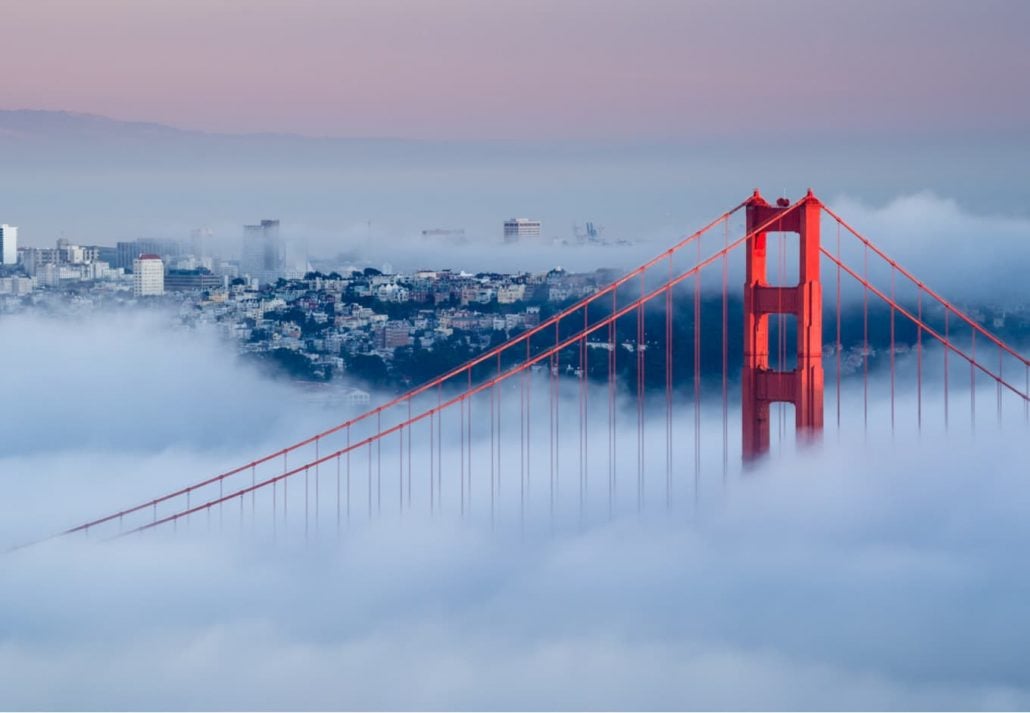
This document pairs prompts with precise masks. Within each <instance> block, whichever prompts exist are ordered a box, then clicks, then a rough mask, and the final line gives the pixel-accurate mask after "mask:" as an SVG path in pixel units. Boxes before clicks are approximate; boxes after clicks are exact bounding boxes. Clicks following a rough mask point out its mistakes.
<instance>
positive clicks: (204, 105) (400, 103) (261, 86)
mask: <svg viewBox="0 0 1030 713" xmlns="http://www.w3.org/2000/svg"><path fill="white" fill-rule="evenodd" d="M0 8H2V11H3V18H4V28H5V29H4V52H3V72H2V74H0V107H2V108H7V109H15V108H31V109H56V110H67V111H78V112H88V113H95V114H102V115H107V116H114V117H117V118H121V119H130V120H145V121H154V122H160V123H166V124H172V125H175V126H180V127H183V128H194V129H202V130H207V131H222V132H232V133H235V132H255V131H260V132H288V133H289V132H292V133H299V134H305V135H311V136H337V137H339V136H348V137H369V136H391V137H402V138H434V139H453V140H460V139H486V138H490V139H533V140H546V139H569V138H575V139H608V140H614V139H622V140H626V139H636V140H657V139H678V138H686V137H694V138H705V137H720V138H725V137H728V136H731V137H737V136H740V135H741V134H746V135H751V136H756V137H762V138H775V137H778V136H782V135H784V134H790V135H794V136H801V135H806V134H812V133H814V134H831V135H834V136H838V137H841V138H843V137H846V136H848V135H853V134H870V133H872V134H874V135H878V136H906V137H910V138H914V137H917V136H923V135H926V134H933V135H940V134H949V135H953V134H966V135H975V134H983V133H985V132H996V131H1003V132H1004V131H1022V130H1023V129H1024V128H1025V126H1026V125H1027V123H1028V121H1030V96H1028V95H1027V93H1026V92H1025V91H1021V90H1020V86H1021V79H1020V78H1021V77H1023V76H1025V75H1026V74H1027V72H1028V70H1030V48H1028V46H1027V43H1026V42H1025V38H1024V36H1023V28H1025V27H1026V26H1027V24H1028V21H1030V7H1028V6H1027V5H1026V3H1023V2H1019V1H1018V0H987V1H985V2H977V3H969V2H961V1H958V0H942V1H931V0H903V1H902V2H886V1H882V0H880V1H874V2H867V1H864V0H863V1H858V0H847V1H841V2H833V3H824V2H816V1H815V0H787V1H785V2H776V3H771V2H744V1H741V0H730V1H729V2H714V1H712V0H697V1H691V2H680V1H676V0H643V1H641V2H625V1H621V0H589V1H588V0H558V1H557V2H555V1H552V0H548V1H546V2H545V1H543V0H519V1H517V2H516V1H514V0H498V1H497V2H488V3H484V2H476V1H473V0H422V1H418V2H416V1H414V0H408V1H406V2H404V1H398V0H375V1H372V0H348V1H347V2H337V1H336V0H298V1H296V2H288V3H287V2H275V1H274V0H152V1H150V2H145V3H139V2H131V0H98V1H97V2H91V3H89V4H84V3H80V2H75V1H74V0H3V2H2V3H0Z"/></svg>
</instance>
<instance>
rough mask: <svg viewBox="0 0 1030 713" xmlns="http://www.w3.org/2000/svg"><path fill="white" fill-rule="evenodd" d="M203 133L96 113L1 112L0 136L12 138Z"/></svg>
mask: <svg viewBox="0 0 1030 713" xmlns="http://www.w3.org/2000/svg"><path fill="white" fill-rule="evenodd" d="M205 133H206V132H200V131H190V130H186V129H177V128H175V127H172V126H168V125H166V124H158V123H153V122H144V121H123V120H120V119H112V118H110V117H106V116H100V115H98V114H83V113H79V112H71V111H50V110H45V109H0V135H3V136H8V137H13V138H23V139H31V138H51V139H52V138H105V137H115V136H122V137H125V136H127V135H133V136H139V137H147V138H158V137H173V136H183V135H189V134H199V135H204V134H205Z"/></svg>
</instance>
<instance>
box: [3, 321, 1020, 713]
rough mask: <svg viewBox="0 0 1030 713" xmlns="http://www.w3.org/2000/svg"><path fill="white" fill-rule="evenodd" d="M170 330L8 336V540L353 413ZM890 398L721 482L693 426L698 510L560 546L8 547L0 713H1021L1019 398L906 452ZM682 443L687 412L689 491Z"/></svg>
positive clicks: (200, 527)
mask: <svg viewBox="0 0 1030 713" xmlns="http://www.w3.org/2000/svg"><path fill="white" fill-rule="evenodd" d="M166 324H167V322H166V320H165V318H164V317H163V316H161V315H150V316H147V317H144V316H139V317H126V318H124V319H118V320H115V321H113V322H107V323H101V322H99V321H94V320H88V319H87V320H76V321H74V322H69V321H62V320H54V319H51V318H46V319H42V320H38V319H30V318H19V319H10V318H6V317H5V318H4V319H3V321H0V338H2V339H3V341H4V343H5V344H7V345H8V347H7V348H6V349H5V352H4V355H3V357H2V360H3V361H2V363H3V364H4V366H5V368H7V369H10V370H12V371H16V372H17V373H18V374H19V377H20V378H19V380H18V382H17V383H18V384H19V385H17V386H12V387H11V388H12V389H13V392H12V393H13V399H12V401H11V402H10V403H13V404H15V405H16V408H14V409H8V410H6V412H5V415H4V416H3V419H4V420H3V421H2V422H0V425H2V428H3V431H4V432H6V433H11V434H16V437H12V438H11V439H10V440H5V446H4V451H3V453H2V454H0V487H2V488H3V489H4V492H5V502H6V503H8V507H7V508H5V518H4V524H3V527H2V536H3V543H4V544H7V543H9V542H13V541H19V540H21V539H24V538H26V537H29V536H34V535H38V534H41V532H47V533H48V532H51V531H53V530H55V529H57V528H59V527H62V526H66V525H68V524H72V523H74V522H76V521H78V520H79V519H81V518H83V517H88V516H91V515H94V514H97V513H98V512H103V511H106V510H107V509H109V508H110V507H118V506H121V505H124V504H126V503H129V502H133V501H135V500H137V499H140V498H146V497H149V496H152V495H154V494H157V493H158V492H161V491H163V490H164V489H165V488H166V486H168V485H171V484H181V483H184V482H186V481H188V480H193V479H195V478H197V477H199V476H202V475H205V474H209V473H211V472H213V471H215V470H217V469H218V468H219V467H221V466H223V465H231V464H236V463H238V462H245V461H246V460H249V459H250V458H252V457H253V456H254V455H256V454H258V453H264V452H268V451H271V450H273V449H274V448H275V447H278V446H281V445H283V444H284V443H286V442H288V441H290V440H292V439H293V438H294V437H295V436H298V435H300V434H306V433H309V432H313V431H315V430H317V429H318V428H320V427H325V426H328V425H331V424H333V423H336V422H338V421H339V420H340V417H339V416H340V415H339V414H338V413H336V412H335V411H327V410H325V409H323V408H321V407H318V406H315V405H313V404H312V403H311V400H310V398H309V397H308V396H305V395H304V394H301V393H298V392H297V390H296V389H295V388H292V387H288V386H285V385H283V384H275V383H272V382H269V381H267V380H266V379H265V377H263V376H261V375H260V374H258V373H257V372H253V371H250V370H247V369H242V368H241V367H240V366H239V365H238V364H237V363H236V362H235V360H234V355H233V353H232V350H231V348H230V347H228V346H226V345H224V344H222V343H220V342H219V341H218V340H217V339H215V338H214V337H213V336H212V335H204V334H190V335H188V336H189V338H184V335H183V334H182V333H178V332H168V331H167V328H166ZM32 384H36V385H37V386H35V387H33V386H31V385H32ZM883 387H884V385H883V384H881V383H877V384H875V385H874V388H873V389H872V390H871V395H872V396H871V404H872V405H871V410H870V419H869V424H870V426H869V431H868V435H863V430H862V429H861V428H860V427H858V424H859V423H861V421H860V419H861V413H860V407H859V409H855V408H851V409H849V410H847V411H846V412H845V415H844V417H845V420H846V421H850V425H851V426H852V427H851V428H849V429H848V430H846V431H844V432H842V433H841V434H840V435H839V436H838V435H837V434H836V432H835V431H833V429H832V428H831V429H829V430H828V432H827V437H826V438H825V439H824V442H823V445H822V446H821V447H818V448H814V449H807V450H800V451H799V450H796V449H794V448H793V447H792V446H791V443H790V441H789V439H788V440H785V441H784V442H783V444H782V447H780V446H779V445H778V444H777V443H776V438H775V436H774V448H773V457H772V458H771V459H770V461H769V462H768V463H767V464H766V465H765V466H763V467H762V468H760V469H757V470H755V471H752V472H748V473H744V474H741V473H738V472H736V471H735V470H734V471H733V472H732V473H731V474H730V477H729V478H728V479H727V480H726V481H725V482H723V481H722V478H721V476H720V474H719V472H718V467H717V465H714V464H717V463H718V462H719V461H720V458H721V451H720V448H721V441H720V438H719V433H720V431H721V424H720V423H718V422H715V423H707V422H706V424H705V426H704V433H705V441H704V443H705V444H707V445H706V446H705V453H704V459H705V468H706V471H705V473H706V475H705V480H704V482H703V488H704V489H703V491H702V496H701V497H700V498H699V499H698V501H697V504H696V505H695V504H694V501H693V499H692V498H690V497H682V498H679V499H677V500H676V503H675V506H674V507H673V508H672V509H671V510H666V509H665V508H664V505H663V503H662V501H661V499H660V498H655V499H653V500H649V501H648V504H647V507H646V508H645V509H644V511H643V513H642V514H640V515H638V514H636V513H635V511H634V509H633V508H632V507H629V508H627V509H626V511H625V512H620V513H619V514H617V516H616V517H614V518H613V519H612V520H611V521H608V520H606V519H605V518H603V517H602V518H597V519H594V520H591V521H589V522H586V523H584V524H582V525H580V524H579V523H578V522H577V521H576V519H575V517H574V516H571V515H570V516H565V515H561V516H560V517H559V519H558V521H557V522H556V523H555V525H554V526H553V527H551V526H550V523H549V522H548V519H547V517H546V509H544V508H545V507H546V506H545V505H543V504H542V503H543V502H544V501H542V500H537V501H536V502H537V503H538V510H537V511H536V512H535V513H534V515H533V517H532V518H531V520H530V522H529V524H528V525H527V527H526V529H525V531H524V532H523V531H522V530H521V529H520V528H519V527H518V526H516V525H515V524H514V522H513V521H506V522H505V523H501V524H499V525H498V526H497V527H495V528H494V529H491V527H490V525H489V523H488V522H486V521H484V520H483V519H482V518H477V519H474V520H466V521H464V522H462V521H460V520H459V519H458V518H457V517H455V514H454V511H453V510H451V511H449V512H448V513H445V514H444V515H443V516H440V515H439V514H437V516H435V517H433V518H430V517H429V515H428V513H427V512H426V511H425V510H417V511H414V512H412V513H409V514H407V515H405V516H404V517H403V518H401V519H397V518H395V517H383V518H381V519H373V520H372V521H371V522H364V521H362V523H361V524H359V523H358V522H357V521H356V522H355V524H354V525H353V526H352V527H351V528H350V529H345V530H344V531H343V532H342V533H341V534H340V535H339V536H337V534H336V531H335V528H331V527H329V528H325V530H324V531H323V532H322V533H321V534H320V535H319V536H315V537H311V538H310V539H309V541H308V543H307V544H306V545H305V544H304V539H303V537H301V536H299V534H298V533H297V532H296V531H294V534H297V535H298V536H294V537H279V538H278V539H277V540H275V541H272V540H271V538H270V537H269V536H268V535H269V533H268V527H267V523H265V527H264V529H263V530H260V531H258V532H256V533H255V532H254V531H252V530H250V529H248V528H246V527H244V528H242V529H241V528H240V527H239V526H236V525H235V524H234V523H235V520H233V521H232V522H229V519H228V517H227V518H226V523H225V527H224V533H223V534H222V535H218V534H217V531H218V529H219V528H218V526H217V525H219V524H221V523H218V521H215V523H212V524H210V525H209V524H208V523H206V522H204V521H203V520H201V519H199V518H198V519H197V520H195V521H194V522H193V523H192V524H191V526H190V527H182V528H180V529H179V531H178V532H176V533H173V532H170V531H167V530H165V531H163V532H161V533H158V534H156V535H153V536H150V535H148V536H145V537H132V538H126V539H122V540H118V541H115V542H109V543H103V542H98V541H95V540H86V539H85V538H83V539H71V540H59V541H54V542H49V543H44V544H43V545H40V546H37V547H33V548H28V549H24V550H19V551H17V552H14V553H11V554H8V555H5V556H2V557H0V572H2V578H3V582H4V585H3V587H0V708H4V709H41V708H87V709H89V708H111V709H134V708H135V709H149V708H174V709H180V708H181V709H205V708H214V709H218V708H253V709H284V708H299V709H319V708H322V709H324V708H399V709H408V708H418V709H425V708H458V709H505V708H506V709H511V708H525V709H541V708H549V709H552V708H559V709H560V708H598V709H609V708H621V709H633V708H636V709H641V708H646V709H680V708H705V709H711V708H772V709H784V708H800V709H815V708H871V709H880V708H912V709H922V708H960V709H965V708H973V709H975V708H985V709H998V708H1026V707H1027V706H1030V676H1028V674H1027V672H1026V667H1025V666H1024V665H1023V658H1024V656H1023V650H1024V648H1025V641H1026V640H1027V637H1028V636H1030V626H1028V625H1027V624H1026V623H1025V621H1026V617H1025V616H1024V610H1025V601H1026V598H1027V596H1028V594H1030V575H1027V574H1026V572H1025V569H1026V568H1025V567H1024V566H1023V558H1022V554H1021V553H1022V551H1023V546H1024V544H1025V543H1026V541H1027V538H1028V537H1030V524H1028V522H1027V519H1026V517H1025V507H1024V504H1025V503H1026V502H1027V499H1028V497H1030V491H1028V488H1030V486H1028V485H1027V483H1026V479H1025V477H1024V476H1025V472H1024V471H1025V468H1024V467H1023V464H1024V463H1025V461H1026V446H1025V432H1026V425H1025V421H1024V420H1022V414H1021V413H1020V412H1019V411H1018V410H1017V409H1012V408H1011V407H1009V406H1008V403H1009V402H1006V409H1007V411H1006V414H1007V415H1008V416H1010V417H1012V418H1006V419H1005V420H1004V421H1003V422H1002V424H1001V426H997V425H995V424H994V422H993V418H992V417H993V412H992V411H993V409H992V408H991V406H992V402H991V401H990V400H989V398H987V397H985V398H984V400H982V401H981V402H980V403H982V404H987V405H986V406H984V407H983V408H984V410H985V411H986V415H987V416H988V417H987V418H982V419H981V420H980V421H978V425H977V431H976V433H975V435H973V434H971V433H970V431H969V430H968V429H967V428H964V427H963V424H962V422H961V414H962V413H964V406H962V407H961V408H960V405H959V403H958V399H959V398H961V397H962V394H961V393H956V394H955V395H954V398H955V399H956V402H955V406H954V411H953V414H954V415H953V421H952V424H951V431H950V432H949V433H947V434H946V433H945V431H944V429H943V425H942V424H941V422H940V413H939V411H940V409H939V407H940V404H939V397H938V396H937V395H936V394H927V395H926V396H925V402H924V408H925V409H926V412H927V414H928V415H927V417H926V423H925V425H924V429H923V433H922V435H921V436H917V432H916V430H915V426H914V420H913V419H914V417H913V414H914V410H913V398H914V396H913V394H912V393H911V392H910V391H907V390H904V389H900V390H899V395H898V414H899V424H901V425H900V426H899V431H898V434H897V435H896V436H895V438H894V439H891V437H890V435H889V432H888V429H887V423H888V420H887V419H888V418H889V415H888V408H887V402H886V400H885V394H886V391H885V390H884V388H883ZM956 388H957V387H956ZM845 391H846V393H847V392H852V395H853V396H854V397H855V399H860V391H859V385H846V387H845ZM988 396H989V395H988ZM44 398H45V399H47V401H46V403H50V404H53V405H52V406H50V407H45V406H44V405H41V403H37V402H39V401H41V400H42V399H44ZM600 403H603V402H600ZM850 403H852V404H856V403H857V404H860V403H861V401H860V400H853V401H851V402H850ZM19 404H20V406H18V405H19ZM156 404H160V407H158V406H156ZM831 404H832V402H830V401H829V400H828V413H827V421H828V422H832V421H833V416H832V415H831V414H832V413H833V411H832V405H831ZM627 407H628V408H631V407H632V404H628V405H627ZM18 408H20V409H21V410H20V411H19V410H17V409H18ZM684 411H685V409H684ZM573 412H574V410H573V409H568V410H563V413H573ZM544 413H545V414H546V411H544ZM713 413H718V412H717V411H713ZM930 414H933V415H932V416H931V415H930ZM625 418H626V421H625V423H626V424H631V423H632V411H631V410H629V411H627V412H626V414H625ZM716 418H717V417H716ZM730 418H731V421H730V424H731V432H733V431H735V426H734V424H735V423H736V415H735V414H731V416H730ZM691 423H692V418H691V417H690V416H689V414H688V413H684V414H683V415H680V416H678V417H677V422H676V423H675V424H674V425H675V429H676V430H675V434H676V440H677V443H676V447H677V450H678V452H680V451H682V459H681V461H679V462H680V463H682V464H683V465H680V466H677V468H676V472H675V473H674V477H675V478H676V482H677V483H680V484H687V485H689V483H690V482H691V481H692V472H691V469H692V463H691V461H690V459H689V458H690V453H691V447H692V446H691V441H690V436H689V434H690V432H691V431H690V428H691V425H690V424H691ZM663 425H664V424H663V423H662V422H661V421H660V420H656V421H655V422H654V423H653V424H652V425H651V426H650V428H652V429H655V432H656V433H658V434H659V435H658V436H657V438H658V439H659V440H661V439H662V438H664V435H663V434H664V431H663V430H662V429H663ZM649 433H650V432H649ZM619 437H620V443H621V445H620V449H621V450H620V452H622V453H623V454H624V457H626V458H627V459H630V460H631V459H632V453H633V451H632V449H633V446H634V443H635V441H634V440H633V439H634V438H635V435H634V434H633V433H632V429H631V428H626V429H624V432H623V431H620V434H619ZM649 437H654V436H649ZM545 443H546V441H545ZM595 447H597V448H598V450H603V446H602V445H600V444H597V443H595ZM452 450H453V446H451V448H449V451H452ZM516 451H517V447H515V446H513V447H511V448H510V450H509V451H508V453H512V452H516ZM736 452H737V451H736V443H734V444H733V448H732V450H731V458H734V459H735V454H736ZM451 456H453V453H448V457H451ZM597 458H598V461H597V463H598V464H600V463H603V461H601V460H600V458H601V456H599V455H598V456H597ZM452 462H453V461H452ZM650 467H652V468H656V469H659V470H661V469H663V468H664V461H662V460H659V459H655V462H653V463H651V464H650ZM601 471H603V465H602V466H601ZM591 475H592V476H596V481H595V482H604V479H605V477H606V476H605V473H604V472H594V473H592V474H591ZM541 477H542V478H546V476H541ZM627 477H628V480H627V482H629V483H632V482H633V477H632V473H630V474H629V475H628V476H627ZM538 482H543V481H538ZM655 482H660V475H657V476H656V477H655ZM452 483H453V481H452ZM482 485H483V484H482V482H481V481H480V482H478V483H477V488H480V487H482ZM477 492H482V490H479V491H477ZM682 493H683V494H685V495H689V489H686V490H683V491H682ZM55 494H56V495H55ZM291 497H293V496H292V494H291ZM627 497H628V495H627ZM294 502H296V501H294ZM209 527H210V528H211V530H212V532H211V534H208V528H209Z"/></svg>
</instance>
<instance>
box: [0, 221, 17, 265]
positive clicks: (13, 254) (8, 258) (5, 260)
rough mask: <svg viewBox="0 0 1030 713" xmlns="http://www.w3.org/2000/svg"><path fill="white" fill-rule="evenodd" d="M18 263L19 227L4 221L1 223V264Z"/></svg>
mask: <svg viewBox="0 0 1030 713" xmlns="http://www.w3.org/2000/svg"><path fill="white" fill-rule="evenodd" d="M17 263H18V229H17V228H16V227H14V226H13V225H8V224H7V223H4V224H3V225H0V265H16V264H17Z"/></svg>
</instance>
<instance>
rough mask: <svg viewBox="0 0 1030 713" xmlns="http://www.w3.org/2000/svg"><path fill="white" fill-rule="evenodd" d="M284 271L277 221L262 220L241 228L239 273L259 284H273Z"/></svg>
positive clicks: (284, 260)
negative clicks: (241, 252)
mask: <svg viewBox="0 0 1030 713" xmlns="http://www.w3.org/2000/svg"><path fill="white" fill-rule="evenodd" d="M285 269H286V250H285V246H284V245H283V244H282V241H281V240H280V239H279V221H278V220H262V221H261V223H259V224H258V225H244V226H243V255H242V258H241V259H240V272H242V273H243V274H245V275H250V276H251V277H253V278H256V279H257V280H258V282H260V283H269V282H275V281H276V280H278V279H279V278H280V277H282V276H283V273H284V272H285Z"/></svg>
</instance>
